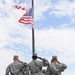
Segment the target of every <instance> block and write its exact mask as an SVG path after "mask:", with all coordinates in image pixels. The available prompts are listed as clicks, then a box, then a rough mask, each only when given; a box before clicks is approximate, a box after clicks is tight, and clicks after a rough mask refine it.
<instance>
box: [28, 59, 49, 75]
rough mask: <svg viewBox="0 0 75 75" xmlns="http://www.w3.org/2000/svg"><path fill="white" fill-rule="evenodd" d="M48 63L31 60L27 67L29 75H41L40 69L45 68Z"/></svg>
mask: <svg viewBox="0 0 75 75" xmlns="http://www.w3.org/2000/svg"><path fill="white" fill-rule="evenodd" d="M48 64H49V63H48V61H47V60H46V59H43V61H39V60H32V61H31V62H30V63H29V64H28V65H29V69H30V70H31V75H43V73H42V67H43V66H47V65H48Z"/></svg>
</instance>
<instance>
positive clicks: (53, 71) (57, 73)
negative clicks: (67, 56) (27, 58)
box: [45, 56, 67, 75]
mask: <svg viewBox="0 0 75 75" xmlns="http://www.w3.org/2000/svg"><path fill="white" fill-rule="evenodd" d="M66 68H67V66H66V65H65V64H63V63H60V62H59V61H58V60H57V57H56V56H53V61H52V62H51V64H50V65H49V66H48V68H47V72H46V74H45V75H61V72H63V71H64V70H65V69H66Z"/></svg>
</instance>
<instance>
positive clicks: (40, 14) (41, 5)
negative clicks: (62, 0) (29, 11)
mask: <svg viewBox="0 0 75 75" xmlns="http://www.w3.org/2000/svg"><path fill="white" fill-rule="evenodd" d="M50 7H51V2H50V1H47V0H44V1H43V0H41V1H40V0H37V1H35V2H34V10H35V12H34V13H35V15H34V16H35V21H37V20H41V19H44V18H45V16H44V13H45V12H47V11H48V9H49V8H50Z"/></svg>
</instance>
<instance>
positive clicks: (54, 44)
mask: <svg viewBox="0 0 75 75" xmlns="http://www.w3.org/2000/svg"><path fill="white" fill-rule="evenodd" d="M74 34H75V30H74V29H48V30H41V31H36V45H37V46H38V47H41V48H44V49H46V51H57V53H58V54H59V56H60V57H61V58H62V57H64V58H65V57H66V58H65V61H66V62H67V61H69V62H68V63H72V62H70V61H73V62H75V60H74V57H75V55H74V53H75V46H74V44H75V42H74V41H75V35H74ZM41 50H42V51H43V49H41ZM62 54H63V55H62ZM68 56H70V59H67V58H68Z"/></svg>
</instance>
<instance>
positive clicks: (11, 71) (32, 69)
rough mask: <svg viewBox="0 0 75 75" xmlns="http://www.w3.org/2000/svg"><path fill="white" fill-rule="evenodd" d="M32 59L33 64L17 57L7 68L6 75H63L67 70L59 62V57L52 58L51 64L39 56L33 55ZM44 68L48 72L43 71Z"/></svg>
mask: <svg viewBox="0 0 75 75" xmlns="http://www.w3.org/2000/svg"><path fill="white" fill-rule="evenodd" d="M32 59H33V60H32V61H31V62H29V63H26V62H22V61H20V60H19V57H18V56H17V55H15V56H14V57H13V62H12V63H11V64H9V65H8V67H7V68H6V73H5V75H61V73H62V72H63V71H64V70H65V69H66V68H67V66H66V65H65V64H64V63H61V62H59V61H58V59H57V56H52V59H51V62H49V61H48V60H47V59H45V58H41V57H38V56H37V54H33V56H32ZM38 59H40V60H38ZM44 66H46V67H47V69H46V70H42V68H43V67H44Z"/></svg>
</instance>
